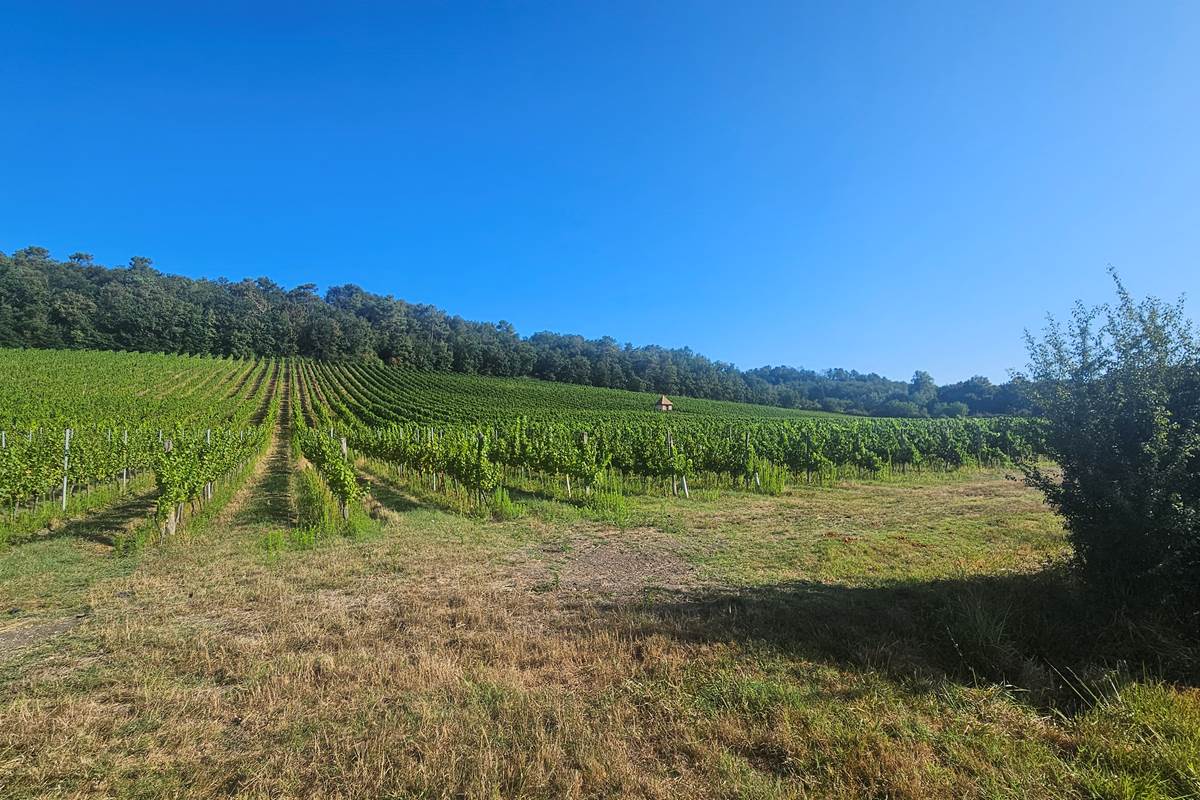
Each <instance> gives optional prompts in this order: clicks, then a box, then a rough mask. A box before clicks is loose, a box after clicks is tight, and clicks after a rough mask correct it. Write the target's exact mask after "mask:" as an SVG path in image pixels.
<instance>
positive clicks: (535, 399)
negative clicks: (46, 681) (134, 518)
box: [0, 350, 1036, 533]
mask: <svg viewBox="0 0 1200 800" xmlns="http://www.w3.org/2000/svg"><path fill="white" fill-rule="evenodd" d="M0 369H3V370H4V371H5V373H6V374H8V375H10V376H11V378H10V380H9V381H7V382H6V383H5V384H4V386H3V388H2V389H0V503H3V504H4V506H5V507H7V509H8V512H9V514H8V524H7V527H8V528H9V529H17V528H23V529H25V530H29V529H30V528H31V527H36V526H37V525H38V524H40V523H41V522H42V521H45V520H46V519H48V517H47V516H46V512H47V511H48V510H49V509H52V507H53V506H54V504H55V503H57V506H58V510H59V512H61V514H60V515H66V514H67V512H68V511H70V510H71V503H72V498H73V497H74V498H75V505H76V510H80V509H79V502H80V501H79V499H78V498H79V496H80V492H82V494H83V497H84V498H86V499H87V502H86V503H85V505H86V506H87V507H89V508H90V507H96V506H102V505H103V504H104V501H105V499H106V498H107V496H106V495H103V494H101V495H93V489H95V488H96V487H106V486H107V487H111V488H113V489H119V492H120V493H123V492H124V491H125V490H126V489H127V487H128V483H129V481H130V480H131V479H132V480H135V481H136V480H138V479H139V477H141V476H144V475H149V474H153V476H154V483H155V486H156V488H157V506H158V517H159V519H160V521H161V522H162V523H163V525H164V531H165V532H166V533H173V532H174V530H175V529H176V527H177V525H178V523H179V522H180V521H181V519H182V516H183V514H184V511H185V506H188V507H190V508H192V509H196V508H198V506H200V505H203V503H204V502H206V501H207V500H209V499H210V498H211V496H212V493H213V485H214V482H215V481H216V480H218V479H219V478H221V477H222V476H223V475H225V474H227V473H231V472H232V471H234V470H235V469H236V468H237V467H238V466H240V465H244V464H245V463H246V462H247V461H248V460H250V459H252V458H253V457H254V456H255V454H257V453H260V452H261V451H262V450H263V449H264V448H265V446H266V443H267V440H268V439H270V438H271V429H272V427H273V426H275V425H276V423H277V421H278V415H279V408H280V403H281V394H282V392H281V389H283V388H286V389H287V390H288V392H289V395H290V396H292V399H293V400H294V402H290V403H289V404H288V408H289V410H288V412H287V414H286V416H285V420H284V421H285V423H286V424H287V426H288V428H289V430H290V431H292V434H291V435H292V436H293V438H294V441H295V447H296V450H297V454H298V455H300V456H303V457H304V459H305V460H306V463H308V464H311V465H312V466H314V467H315V468H316V470H317V473H318V474H319V475H320V479H321V481H322V483H323V485H324V488H323V489H322V491H327V492H329V493H331V495H332V497H334V498H336V502H337V503H338V505H339V507H340V511H341V516H342V518H343V520H344V521H345V520H348V519H349V516H350V511H351V506H352V505H353V504H354V503H355V502H356V501H357V500H358V498H359V496H360V494H361V492H360V487H359V484H358V480H357V478H356V477H355V463H354V462H355V460H356V459H358V458H361V457H371V458H374V459H376V460H378V461H381V462H384V463H387V464H391V465H392V466H394V467H397V468H401V469H403V470H404V471H405V473H406V474H416V475H418V476H426V477H429V478H430V479H431V480H432V485H433V487H434V488H435V489H439V490H443V491H445V490H450V491H451V493H452V494H453V495H454V497H455V498H456V500H455V502H456V503H457V504H458V507H460V508H461V509H466V508H467V507H473V508H475V509H476V510H481V509H483V508H485V507H492V506H494V505H496V504H499V505H503V504H504V503H505V502H506V501H505V495H504V494H503V490H505V489H509V488H518V489H521V490H529V489H531V488H536V489H537V490H540V491H548V492H551V493H553V492H554V491H556V489H557V487H558V486H559V484H560V482H561V485H562V487H563V488H565V492H566V496H567V498H568V499H572V498H573V496H574V490H575V489H582V490H583V491H584V493H585V495H587V496H591V495H593V493H594V491H599V492H601V493H609V494H611V493H613V492H615V493H617V494H625V493H628V492H629V491H638V492H646V491H651V492H653V491H666V490H667V487H669V491H670V492H671V493H672V494H677V493H679V491H680V490H681V489H682V492H683V494H684V495H685V496H686V495H688V494H689V488H688V487H689V480H690V481H691V483H692V485H696V484H697V482H700V483H702V484H703V485H708V486H716V485H731V486H735V485H742V486H744V487H745V488H748V489H752V490H754V491H760V492H763V491H765V492H768V493H778V492H779V491H782V490H783V489H784V488H785V487H786V486H787V485H788V484H789V483H794V482H797V481H800V482H804V483H811V482H814V481H815V482H824V481H828V480H832V479H836V478H839V477H846V476H854V477H884V476H887V475H889V474H892V473H893V472H894V471H896V470H899V471H901V472H904V471H908V470H910V469H917V470H921V469H930V468H931V469H937V470H952V469H957V468H958V467H960V466H962V465H964V464H991V463H1006V462H1007V461H1008V460H1010V459H1011V458H1012V457H1014V456H1017V455H1023V454H1028V453H1030V452H1031V448H1033V447H1035V440H1036V436H1035V435H1034V434H1035V433H1036V431H1035V429H1034V428H1033V427H1031V425H1030V423H1028V422H1027V421H1024V420H1015V419H995V420H985V419H976V418H972V419H943V420H881V419H863V418H848V417H846V418H839V417H833V416H813V415H811V414H806V413H803V412H791V411H785V410H782V409H777V408H767V407H758V406H750V405H745V404H738V403H722V402H715V401H708V400H694V399H690V398H686V397H677V398H674V399H675V403H676V405H675V408H676V410H675V411H673V412H670V413H660V412H658V411H656V410H654V400H655V399H656V398H655V397H654V396H653V395H647V394H638V393H633V392H627V391H619V390H609V389H596V388H585V387H575V386H567V385H564V384H555V383H542V382H538V381H532V380H527V379H494V378H482V377H475V376H463V375H453V374H436V373H420V372H413V371H411V370H405V369H399V368H394V367H388V366H384V365H381V364H368V363H355V362H316V361H309V360H305V359H280V360H268V361H248V360H231V359H221V358H208V357H190V356H169V355H153V354H150V355H147V354H136V353H112V352H91V353H89V352H79V351H19V350H0ZM530 481H533V482H534V483H533V484H530V483H529V482H530ZM497 492H500V494H496V493H497ZM493 495H495V496H494V497H493ZM109 499H111V498H109ZM23 510H29V511H31V512H39V513H40V515H39V513H35V514H33V516H32V517H31V518H27V519H25V520H24V521H23V522H19V521H18V517H19V516H21V512H22V511H23ZM493 510H495V509H494V508H493ZM51 516H53V515H51ZM0 530H3V529H0Z"/></svg>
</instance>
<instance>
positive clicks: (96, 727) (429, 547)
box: [0, 442, 1200, 798]
mask: <svg viewBox="0 0 1200 800" xmlns="http://www.w3.org/2000/svg"><path fill="white" fill-rule="evenodd" d="M281 447H282V443H281V442H277V443H276V447H275V451H274V452H273V454H272V457H269V458H267V459H265V460H264V461H263V462H262V463H261V464H260V466H259V468H258V470H257V471H256V472H255V474H253V475H252V476H251V477H250V479H249V480H248V482H247V483H246V485H245V486H244V487H243V488H242V489H240V490H239V491H237V493H236V494H234V495H233V496H232V499H231V502H229V504H228V505H226V506H225V507H224V509H223V510H222V511H221V512H220V513H219V514H218V515H216V516H215V517H214V518H213V519H211V520H209V521H207V522H206V523H204V524H202V525H195V526H193V527H192V528H191V529H190V533H188V534H187V535H186V536H184V537H181V538H180V539H178V540H176V541H171V542H167V543H165V544H164V545H162V546H159V547H152V548H148V549H146V550H144V551H142V552H141V554H140V555H136V556H126V557H115V556H111V555H110V554H109V553H108V552H107V549H108V547H109V541H108V539H107V538H106V537H107V534H105V533H104V531H107V530H109V529H111V528H112V527H113V525H114V524H118V523H119V522H120V520H115V519H110V520H107V521H104V522H103V523H94V522H92V523H89V522H87V521H81V522H78V523H75V524H74V527H72V526H70V525H69V526H67V527H66V528H60V529H59V531H57V532H55V533H51V534H49V535H46V536H44V537H42V538H40V539H38V540H36V541H33V542H31V543H28V544H24V545H21V546H19V547H13V548H10V549H8V550H7V551H4V552H3V553H0V612H2V613H4V615H5V618H4V620H3V622H0V796H3V797H6V798H7V797H30V798H32V797H81V796H97V797H211V796H236V797H331V798H332V797H339V798H351V797H353V798H360V797H361V798H367V797H422V798H423V797H439V798H440V797H446V798H456V797H465V798H509V797H531V798H532V797H537V798H559V797H656V798H677V797H684V798H711V797H729V798H735V797H737V798H775V797H847V796H862V797H1013V798H1017V797H1097V796H1098V797H1129V798H1132V797H1162V798H1167V797H1186V796H1195V795H1196V793H1197V792H1198V791H1200V693H1198V692H1197V691H1196V689H1194V688H1191V687H1192V686H1194V683H1192V682H1189V678H1188V676H1189V675H1191V674H1193V673H1190V672H1189V670H1192V669H1194V666H1195V662H1194V653H1193V652H1192V651H1191V650H1188V649H1187V648H1186V647H1184V646H1183V645H1179V644H1177V643H1176V642H1175V640H1174V639H1173V638H1172V637H1171V636H1170V635H1168V634H1165V633H1163V634H1160V633H1157V632H1156V629H1154V628H1153V627H1147V626H1144V625H1139V626H1125V627H1122V626H1120V625H1116V624H1113V623H1112V621H1111V620H1096V619H1094V615H1093V614H1091V613H1090V612H1089V610H1088V607H1087V605H1086V604H1084V603H1083V602H1082V601H1080V600H1079V599H1078V598H1077V597H1076V596H1075V595H1074V593H1073V592H1072V591H1071V589H1070V587H1069V584H1068V582H1067V581H1066V579H1065V578H1064V576H1063V575H1062V574H1061V572H1060V571H1059V570H1058V569H1057V568H1056V567H1055V566H1054V564H1055V561H1056V560H1057V559H1059V558H1060V557H1061V556H1062V555H1063V552H1064V540H1063V533H1062V530H1061V528H1060V526H1059V523H1058V521H1057V520H1056V518H1055V517H1054V516H1052V515H1051V514H1050V513H1049V512H1048V511H1047V510H1046V508H1045V507H1044V506H1043V504H1042V503H1041V501H1040V499H1039V497H1038V496H1037V495H1036V494H1034V493H1033V492H1031V491H1030V490H1028V489H1026V488H1025V487H1023V486H1022V485H1021V484H1020V483H1018V482H1015V481H1012V480H1009V479H1007V478H1006V476H1005V475H1004V474H1003V473H1001V472H996V471H964V472H960V473H955V474H952V475H941V476H926V477H913V478H911V479H910V480H908V481H893V482H888V483H842V484H838V485H837V486H834V487H829V488H816V487H814V488H802V489H793V490H790V491H789V492H787V493H786V494H784V495H783V496H781V497H764V496H758V495H749V494H743V493H732V492H723V491H715V490H710V491H705V492H698V493H697V496H695V497H693V499H692V500H691V501H690V502H689V501H685V500H682V499H674V498H661V497H642V496H635V497H630V498H628V501H627V502H628V505H627V507H623V508H618V509H612V510H607V511H597V510H592V509H587V508H581V507H577V506H574V505H571V504H567V503H563V502H558V501H555V500H549V499H545V498H539V497H536V496H529V497H524V498H522V500H521V502H522V506H523V508H524V510H525V514H524V515H523V516H522V517H520V518H518V519H513V520H510V521H507V522H494V521H480V520H475V519H470V518H464V517H460V516H457V515H454V514H450V513H447V512H446V511H444V510H442V509H441V508H439V506H438V505H437V502H436V499H435V498H430V497H425V496H422V495H420V494H414V493H413V492H412V491H410V490H409V489H406V488H405V487H404V486H403V485H401V484H398V483H396V482H394V481H393V480H392V479H391V476H390V475H389V474H388V473H387V472H386V470H384V469H382V468H380V467H378V466H377V465H373V464H370V463H366V462H362V463H360V465H359V466H360V468H361V470H362V475H363V477H364V479H365V480H367V481H369V484H370V487H371V497H372V500H371V501H370V504H371V512H372V515H373V516H374V518H375V522H374V524H373V525H372V526H370V528H369V529H368V530H366V531H365V532H361V533H360V534H359V535H358V536H357V537H356V538H335V539H331V540H323V541H316V542H313V541H310V540H304V539H297V538H296V537H295V536H293V535H291V534H290V533H289V532H288V531H289V530H291V528H290V526H291V524H292V522H293V521H294V515H295V509H293V508H292V507H291V505H290V504H291V500H290V499H289V498H290V497H291V495H290V494H289V491H288V486H289V481H291V480H294V475H293V474H291V467H290V466H289V464H288V460H287V458H286V457H283V451H282V450H281ZM113 513H117V512H113ZM135 513H136V509H130V510H129V514H130V515H133V514H135ZM1145 653H1155V654H1158V657H1159V661H1158V662H1156V663H1153V664H1144V663H1142V662H1141V661H1139V659H1140V658H1143V657H1144V656H1143V654H1145ZM1167 681H1173V682H1167Z"/></svg>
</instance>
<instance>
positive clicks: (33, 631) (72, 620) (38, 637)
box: [0, 614, 84, 658]
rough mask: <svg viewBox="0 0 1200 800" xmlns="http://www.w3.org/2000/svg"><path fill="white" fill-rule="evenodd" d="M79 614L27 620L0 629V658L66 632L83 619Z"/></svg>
mask: <svg viewBox="0 0 1200 800" xmlns="http://www.w3.org/2000/svg"><path fill="white" fill-rule="evenodd" d="M83 617H84V615H82V614H80V615H77V616H74V617H69V618H67V619H55V620H48V621H38V622H31V621H27V622H24V623H23V624H21V625H20V626H18V627H14V628H9V629H7V630H0V658H4V657H5V656H8V655H10V654H12V653H14V652H16V651H17V650H21V649H24V648H26V647H32V646H33V645H35V644H41V643H42V642H44V641H46V640H47V639H49V638H51V637H52V636H57V635H59V634H60V633H66V632H67V631H69V630H71V629H72V628H74V627H76V626H77V625H79V623H81V622H82V621H83Z"/></svg>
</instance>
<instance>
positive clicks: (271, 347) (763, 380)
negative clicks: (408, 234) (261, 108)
mask: <svg viewBox="0 0 1200 800" xmlns="http://www.w3.org/2000/svg"><path fill="white" fill-rule="evenodd" d="M0 346H5V347H43V348H85V349H97V350H135V351H145V352H161V353H188V354H196V355H201V354H211V355H225V356H234V357H242V358H248V357H254V356H257V357H278V356H296V355H299V356H308V357H311V358H319V359H327V360H339V359H350V360H374V359H380V360H382V361H384V362H385V363H389V364H396V365H400V366H406V367H412V368H415V369H423V370H433V371H444V372H460V373H466V374H476V375H490V376H498V377H521V376H527V377H533V378H539V379H542V380H548V381H560V382H566V383H574V384H580V385H585V386H603V387H608V388H614V389H629V390H633V391H651V392H663V393H666V394H681V395H686V396H689V397H702V398H708V399H713V400H734V401H740V402H750V403H759V404H762V405H772V406H781V407H785V408H801V409H813V410H824V411H835V412H842V413H849V414H871V415H885V416H897V417H924V416H965V415H968V414H976V415H989V414H1020V413H1027V412H1028V411H1029V408H1030V406H1029V400H1028V396H1029V393H1028V392H1027V391H1026V388H1027V387H1026V385H1025V384H1023V383H1022V382H1021V381H1019V380H1018V381H1010V382H1008V383H1004V384H1000V385H996V384H993V383H991V382H990V381H989V380H988V379H987V378H984V377H975V378H971V379H970V380H967V381H962V382H960V383H955V384H950V385H946V386H938V385H937V384H936V383H935V382H934V380H933V378H932V377H931V376H930V375H929V374H928V373H925V372H917V373H916V374H915V375H914V376H913V378H912V380H910V381H895V380H889V379H887V378H885V377H883V376H880V375H877V374H875V373H861V372H857V371H855V370H844V369H831V370H824V371H815V370H809V369H798V368H794V367H784V366H780V367H771V366H768V367H760V368H757V369H750V370H739V369H738V368H737V367H735V366H734V365H733V364H728V363H725V362H721V361H714V360H711V359H709V358H706V357H705V356H703V355H700V354H699V353H695V352H693V351H692V350H691V349H690V348H686V347H685V348H673V349H671V348H664V347H659V346H656V345H648V346H644V347H634V346H633V345H630V344H624V345H622V344H619V343H618V342H617V341H616V340H615V339H613V338H611V337H607V336H606V337H603V338H600V339H585V338H584V337H582V336H576V335H569V334H558V333H549V332H541V333H535V334H533V335H532V336H527V337H523V336H521V335H520V334H518V333H517V331H516V330H515V329H514V328H513V326H512V325H511V324H509V323H507V322H503V321H502V322H498V323H487V322H473V321H469V320H465V319H463V318H461V317H458V316H453V315H451V314H448V313H446V312H445V311H443V310H441V309H439V308H436V307H435V306H432V305H425V304H416V303H409V302H406V301H404V300H400V299H397V298H395V297H392V296H390V295H388V296H384V295H379V294H374V293H371V292H367V291H364V290H363V289H361V288H359V287H357V286H354V285H352V284H346V285H342V286H334V287H332V288H330V289H329V290H327V291H326V292H325V294H324V296H322V295H320V294H318V293H317V290H316V286H315V285H314V284H302V285H300V286H296V287H294V288H291V289H287V288H285V287H283V286H280V285H279V284H277V283H275V282H274V281H271V280H270V279H267V278H257V279H253V280H251V279H245V280H241V281H230V280H226V279H224V278H218V279H216V280H207V279H200V280H195V279H191V278H186V277H182V276H178V275H169V274H165V273H163V272H160V271H159V270H157V269H155V268H154V266H153V264H152V262H151V261H150V259H148V258H143V257H134V258H132V259H130V261H129V264H128V266H125V267H116V268H110V267H105V266H102V265H100V264H96V263H95V262H94V261H93V259H92V257H91V256H90V255H88V254H87V253H74V254H72V255H71V256H70V257H69V258H68V259H67V260H66V261H58V260H55V259H54V258H52V257H51V254H50V252H49V251H48V250H47V249H45V248H42V247H27V248H24V249H22V250H18V251H16V252H15V253H12V254H11V255H6V254H4V253H0Z"/></svg>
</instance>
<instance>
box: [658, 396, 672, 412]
mask: <svg viewBox="0 0 1200 800" xmlns="http://www.w3.org/2000/svg"><path fill="white" fill-rule="evenodd" d="M654 407H655V408H656V409H658V410H659V411H670V410H671V409H673V408H674V407H675V406H674V405H673V404H672V403H671V398H669V397H667V396H666V395H665V394H662V395H659V396H658V402H657V403H655V404H654Z"/></svg>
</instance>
